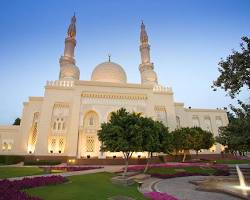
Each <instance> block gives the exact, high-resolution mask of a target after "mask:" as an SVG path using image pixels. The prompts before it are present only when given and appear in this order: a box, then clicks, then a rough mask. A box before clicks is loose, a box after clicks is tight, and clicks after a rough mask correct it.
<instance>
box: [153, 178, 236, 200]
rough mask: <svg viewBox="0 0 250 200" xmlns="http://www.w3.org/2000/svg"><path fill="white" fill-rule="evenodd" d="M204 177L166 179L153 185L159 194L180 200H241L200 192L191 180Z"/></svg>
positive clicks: (220, 194)
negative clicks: (165, 194) (164, 193)
mask: <svg viewBox="0 0 250 200" xmlns="http://www.w3.org/2000/svg"><path fill="white" fill-rule="evenodd" d="M203 178H204V176H189V177H179V178H171V179H164V180H162V181H159V182H157V183H155V184H153V185H152V186H153V189H154V190H155V191H157V192H166V193H168V194H170V195H172V196H174V197H176V198H178V199H180V200H211V199H219V200H240V199H239V198H237V197H233V196H229V195H227V194H222V193H216V192H205V191H198V190H196V187H197V186H195V185H194V184H192V183H189V181H191V180H199V179H203Z"/></svg>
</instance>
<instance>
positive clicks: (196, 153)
mask: <svg viewBox="0 0 250 200" xmlns="http://www.w3.org/2000/svg"><path fill="white" fill-rule="evenodd" d="M198 153H199V151H196V159H198Z"/></svg>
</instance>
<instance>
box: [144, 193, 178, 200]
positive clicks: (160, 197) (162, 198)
mask: <svg viewBox="0 0 250 200" xmlns="http://www.w3.org/2000/svg"><path fill="white" fill-rule="evenodd" d="M144 195H145V196H146V197H148V198H150V199H151V200H178V199H177V198H175V197H173V196H171V195H169V194H167V193H161V192H147V193H144Z"/></svg>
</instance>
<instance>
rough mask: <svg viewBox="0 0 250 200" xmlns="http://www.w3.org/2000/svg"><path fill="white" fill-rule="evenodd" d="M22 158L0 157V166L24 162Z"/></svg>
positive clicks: (12, 156)
mask: <svg viewBox="0 0 250 200" xmlns="http://www.w3.org/2000/svg"><path fill="white" fill-rule="evenodd" d="M24 159H25V158H24V156H16V155H0V164H3V165H13V164H17V163H20V162H23V161H24Z"/></svg>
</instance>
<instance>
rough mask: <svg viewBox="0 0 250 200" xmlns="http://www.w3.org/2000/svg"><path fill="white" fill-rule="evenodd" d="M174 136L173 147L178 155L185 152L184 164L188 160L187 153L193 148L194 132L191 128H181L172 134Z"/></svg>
mask: <svg viewBox="0 0 250 200" xmlns="http://www.w3.org/2000/svg"><path fill="white" fill-rule="evenodd" d="M172 135H173V147H174V149H175V151H176V153H178V152H179V151H181V150H183V151H184V153H183V159H182V162H184V161H185V159H186V153H187V151H188V150H190V149H192V148H193V141H192V130H191V128H179V129H175V130H174V131H173V132H172Z"/></svg>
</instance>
